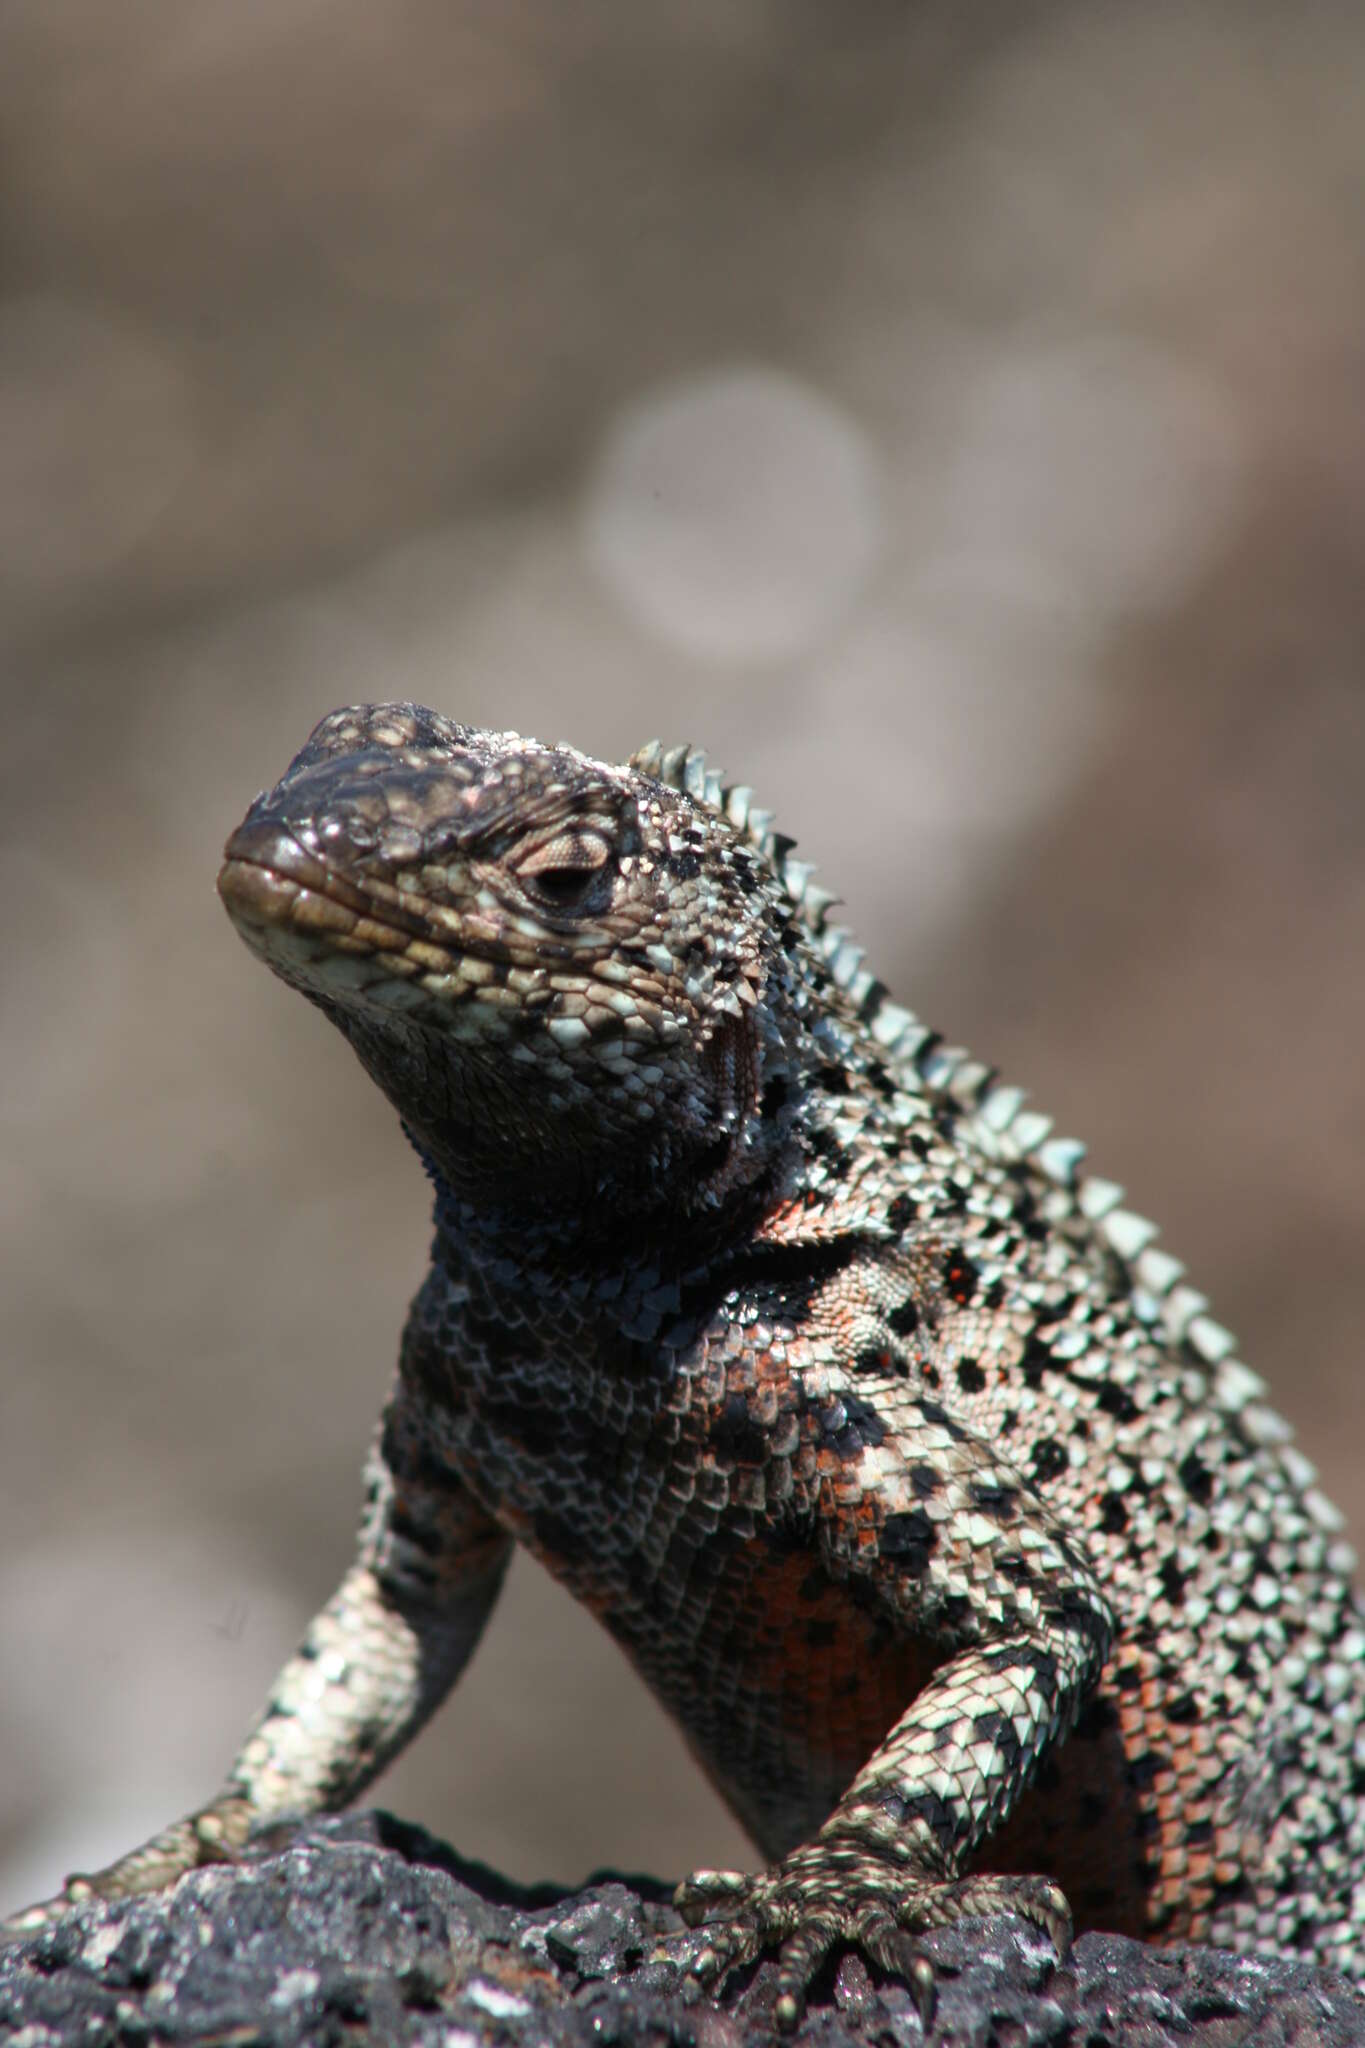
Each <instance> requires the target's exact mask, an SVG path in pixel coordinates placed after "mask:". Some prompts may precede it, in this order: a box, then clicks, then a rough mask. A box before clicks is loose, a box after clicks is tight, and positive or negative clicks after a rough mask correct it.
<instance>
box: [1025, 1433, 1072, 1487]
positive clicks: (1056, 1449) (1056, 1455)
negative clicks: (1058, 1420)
mask: <svg viewBox="0 0 1365 2048" xmlns="http://www.w3.org/2000/svg"><path fill="white" fill-rule="evenodd" d="M1070 1463H1071V1460H1070V1459H1069V1458H1068V1457H1067V1454H1066V1452H1065V1451H1064V1450H1063V1449H1062V1447H1061V1445H1060V1444H1059V1443H1058V1442H1057V1440H1056V1438H1055V1437H1050V1436H1045V1437H1044V1438H1043V1439H1042V1440H1041V1442H1039V1443H1037V1444H1035V1445H1034V1447H1033V1476H1034V1478H1035V1479H1036V1480H1037V1481H1038V1483H1039V1485H1040V1486H1045V1485H1046V1484H1047V1482H1048V1480H1049V1479H1055V1478H1056V1477H1057V1475H1058V1473H1060V1472H1065V1471H1066V1469H1067V1467H1068V1465H1069V1464H1070Z"/></svg>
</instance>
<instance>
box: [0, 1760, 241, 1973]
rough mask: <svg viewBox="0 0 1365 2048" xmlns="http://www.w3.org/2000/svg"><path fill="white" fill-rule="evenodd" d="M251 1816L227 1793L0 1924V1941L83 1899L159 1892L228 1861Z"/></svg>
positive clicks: (48, 1922)
mask: <svg viewBox="0 0 1365 2048" xmlns="http://www.w3.org/2000/svg"><path fill="white" fill-rule="evenodd" d="M254 1818H255V1815H254V1812H253V1809H252V1806H251V1803H250V1801H249V1800H246V1799H241V1798H238V1797H237V1796H236V1795H235V1794H232V1793H225V1794H224V1795H223V1797H222V1798H221V1799H215V1800H214V1801H213V1804H212V1805H211V1806H205V1807H202V1808H201V1809H200V1811H199V1812H198V1813H192V1814H190V1815H189V1816H188V1817H187V1818H186V1819H185V1820H178V1821H175V1822H174V1823H173V1824H172V1825H171V1826H170V1827H168V1828H163V1829H162V1831H161V1833H160V1834H159V1835H153V1836H152V1838H151V1840H150V1841H148V1842H144V1843H143V1844H142V1845H141V1847H140V1848H137V1849H131V1850H130V1851H129V1852H128V1854H127V1855H126V1856H120V1857H119V1859H118V1861H117V1862H116V1863H110V1864H107V1865H106V1867H105V1868H104V1869H103V1870H95V1871H91V1872H88V1873H87V1872H85V1871H75V1872H73V1873H72V1875H71V1876H70V1877H68V1879H67V1880H66V1883H65V1884H64V1885H63V1886H62V1888H61V1890H60V1891H59V1892H58V1893H57V1894H56V1896H55V1897H54V1898H51V1899H43V1900H41V1901H40V1902H39V1903H38V1904H37V1905H35V1906H25V1907H23V1908H21V1910H20V1911H19V1912H17V1913H15V1914H14V1915H13V1916H12V1917H11V1918H10V1919H8V1920H4V1921H0V1937H3V1938H5V1939H7V1940H14V1939H17V1938H20V1937H22V1936H24V1935H28V1934H37V1933H39V1932H41V1930H42V1929H43V1928H44V1927H50V1926H52V1925H53V1924H54V1923H55V1922H56V1921H58V1920H61V1919H63V1918H64V1917H65V1916H66V1914H68V1913H69V1912H70V1911H71V1910H72V1908H73V1907H75V1906H81V1905H84V1904H85V1902H86V1900H87V1899H131V1898H134V1897H136V1896H137V1895H138V1894H139V1893H142V1892H159V1891H163V1890H164V1889H165V1888H166V1887H167V1886H168V1885H172V1884H174V1883H175V1880H176V1879H177V1878H178V1877H183V1876H184V1874H185V1872H186V1871H187V1870H197V1869H199V1868H200V1866H201V1865H202V1864H205V1863H230V1862H231V1861H232V1859H233V1858H234V1857H235V1856H236V1855H237V1854H238V1852H239V1851H240V1850H241V1849H242V1848H243V1846H244V1845H245V1843H246V1839H247V1836H248V1835H249V1833H250V1832H251V1826H252V1822H253V1820H254Z"/></svg>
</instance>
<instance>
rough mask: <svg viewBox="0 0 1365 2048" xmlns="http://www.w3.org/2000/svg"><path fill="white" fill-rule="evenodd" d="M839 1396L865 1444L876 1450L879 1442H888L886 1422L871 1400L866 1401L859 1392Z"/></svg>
mask: <svg viewBox="0 0 1365 2048" xmlns="http://www.w3.org/2000/svg"><path fill="white" fill-rule="evenodd" d="M839 1398H840V1400H841V1402H842V1403H843V1409H844V1413H845V1415H847V1417H848V1419H849V1421H850V1422H851V1423H852V1425H853V1427H854V1428H855V1429H856V1430H857V1432H858V1434H859V1436H860V1437H861V1438H862V1440H863V1442H864V1443H865V1444H870V1445H871V1446H872V1448H873V1450H875V1449H876V1448H877V1446H878V1444H883V1443H885V1442H886V1424H885V1423H884V1422H883V1421H882V1418H881V1416H880V1415H879V1414H878V1413H877V1411H876V1409H875V1408H874V1407H873V1406H872V1404H871V1402H870V1401H864V1400H863V1399H862V1398H861V1396H859V1395H858V1394H841V1395H840V1397H839Z"/></svg>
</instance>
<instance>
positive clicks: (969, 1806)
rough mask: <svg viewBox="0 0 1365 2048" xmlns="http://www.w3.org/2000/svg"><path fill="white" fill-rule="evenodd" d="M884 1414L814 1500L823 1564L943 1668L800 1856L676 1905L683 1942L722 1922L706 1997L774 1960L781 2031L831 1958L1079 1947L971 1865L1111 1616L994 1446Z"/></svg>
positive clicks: (1104, 1649) (1033, 1884) (1076, 1691)
mask: <svg viewBox="0 0 1365 2048" xmlns="http://www.w3.org/2000/svg"><path fill="white" fill-rule="evenodd" d="M886 1405H887V1410H888V1411H889V1412H894V1414H895V1423H896V1436H895V1441H894V1446H893V1444H892V1442H890V1441H888V1442H887V1443H886V1444H885V1445H883V1446H881V1447H879V1448H878V1449H876V1450H865V1451H864V1452H863V1454H862V1457H861V1458H860V1460H859V1461H858V1463H857V1465H856V1466H854V1467H853V1468H851V1469H850V1468H843V1469H841V1470H840V1471H839V1472H837V1473H835V1474H833V1475H827V1476H825V1477H824V1478H823V1479H822V1480H821V1482H820V1487H819V1491H818V1495H817V1503H816V1513H817V1521H818V1528H819V1537H820V1549H821V1552H822V1561H823V1562H824V1564H825V1566H826V1569H827V1570H828V1571H829V1572H830V1573H831V1575H832V1576H835V1577H836V1578H841V1579H842V1580H843V1581H844V1582H845V1583H848V1584H850V1586H852V1584H853V1583H854V1582H860V1584H861V1593H860V1597H861V1598H864V1599H869V1598H870V1599H871V1600H872V1601H873V1602H874V1603H875V1605H876V1607H877V1608H878V1609H879V1610H880V1611H881V1612H882V1613H883V1614H884V1616H885V1617H886V1619H887V1620H888V1621H889V1622H890V1624H891V1625H892V1626H893V1627H894V1628H896V1629H898V1630H902V1631H906V1632H909V1633H911V1634H913V1635H914V1636H916V1637H918V1638H919V1639H921V1640H923V1639H925V1638H928V1639H930V1640H932V1641H933V1642H935V1643H936V1644H939V1645H941V1646H942V1648H943V1651H944V1657H945V1661H944V1662H943V1663H942V1664H941V1665H940V1667H939V1669H938V1670H937V1671H936V1672H935V1673H934V1675H933V1677H932V1679H931V1680H930V1681H929V1683H928V1684H927V1685H926V1686H925V1687H924V1689H923V1690H922V1691H921V1692H920V1694H919V1695H918V1697H917V1698H916V1699H915V1700H914V1701H913V1702H912V1703H911V1704H910V1705H909V1706H908V1708H907V1710H906V1712H905V1713H904V1714H903V1715H902V1716H901V1717H900V1719H899V1720H898V1721H897V1722H896V1723H895V1725H894V1727H893V1728H892V1729H891V1730H890V1732H889V1733H888V1735H887V1737H886V1739H885V1741H884V1742H883V1743H882V1744H881V1746H880V1747H879V1748H878V1749H877V1750H876V1751H875V1752H874V1754H873V1755H872V1756H871V1757H870V1758H869V1760H868V1761H867V1763H866V1764H865V1765H864V1766H863V1768H862V1769H861V1770H860V1771H859V1772H858V1774H857V1776H856V1777H855V1778H854V1780H853V1782H852V1784H851V1785H850V1786H849V1788H848V1790H847V1792H846V1793H845V1795H844V1797H843V1798H842V1799H841V1800H840V1802H839V1804H838V1806H837V1807H836V1808H835V1810H834V1811H833V1813H832V1814H831V1815H830V1816H829V1818H828V1820H827V1821H826V1822H825V1823H824V1825H823V1826H822V1827H821V1828H820V1829H819V1830H818V1832H817V1833H816V1834H815V1835H814V1836H813V1837H812V1838H811V1839H810V1840H809V1841H807V1842H804V1843H802V1844H801V1845H800V1846H799V1847H797V1848H796V1849H794V1850H793V1851H792V1852H791V1853H790V1854H789V1855H787V1856H785V1857H784V1858H783V1859H782V1860H781V1861H780V1862H778V1863H777V1864H775V1865H774V1866H773V1867H772V1868H770V1869H768V1870H766V1871H763V1872H760V1873H759V1874H758V1875H757V1876H753V1877H749V1876H745V1875H743V1874H741V1873H737V1872H733V1871H700V1872H698V1873H696V1875H695V1876H693V1877H692V1878H691V1879H689V1880H688V1881H687V1882H686V1883H684V1884H683V1885H681V1886H680V1887H679V1889H678V1893H677V1905H678V1909H679V1911H680V1912H681V1913H682V1915H683V1917H684V1919H686V1920H687V1921H688V1922H689V1924H690V1925H693V1926H696V1925H699V1924H700V1923H701V1922H702V1921H703V1920H708V1919H709V1920H710V1921H711V1922H712V1923H713V1924H712V1925H710V1926H709V1927H708V1930H707V1931H708V1935H709V1940H708V1944H707V1947H706V1948H705V1949H704V1950H703V1951H702V1953H701V1955H700V1956H699V1957H698V1958H697V1959H696V1961H695V1963H694V1964H693V1969H694V1972H695V1975H696V1976H697V1978H698V1979H699V1981H700V1982H701V1983H703V1984H704V1985H706V1986H707V1987H708V1988H711V1989H715V1988H717V1987H718V1986H719V1984H720V1983H721V1982H722V1980H723V1979H724V1977H725V1976H726V1975H727V1973H728V1972H729V1971H731V1970H733V1969H734V1968H736V1967H737V1966H738V1965H739V1964H741V1963H745V1962H748V1961H750V1960H752V1958H754V1957H755V1956H756V1955H758V1954H759V1953H760V1952H761V1951H762V1950H763V1949H765V1948H769V1947H774V1946H777V1947H780V1949H781V1962H780V1970H779V1977H778V1989H777V2007H776V2012H777V2018H778V2020H779V2022H780V2023H781V2024H783V2025H784V2026H791V2025H794V2024H795V2022H796V2021H797V2019H798V2018H799V2017H800V2014H801V2011H802V2009H803V2003H804V1994H805V1988H806V1986H807V1984H808V1983H809V1981H810V1978H811V1976H812V1975H813V1974H814V1972H815V1971H816V1970H817V1969H818V1967H819V1965H820V1963H821V1961H822V1960H823V1958H824V1956H825V1955H826V1954H827V1953H828V1952H829V1950H830V1949H831V1948H833V1947H835V1946H836V1945H838V1944H842V1943H848V1944H851V1945H853V1946H856V1947H858V1948H860V1949H862V1950H863V1951H864V1953H865V1954H867V1955H868V1956H869V1957H870V1958H871V1959H872V1960H873V1961H874V1962H875V1963H876V1964H878V1965H879V1966H880V1967H881V1968H883V1969H886V1970H888V1971H890V1972H892V1973H893V1974H898V1975H909V1976H911V1978H912V1980H913V1979H914V1978H915V1977H916V1976H917V1975H918V1972H917V1970H916V1959H915V1955H914V1950H913V1947H912V1945H911V1943H910V1942H909V1941H908V1939H907V1936H909V1935H912V1934H914V1933H917V1932H922V1931H924V1930H925V1929H927V1928H931V1927H936V1926H941V1925H943V1924H945V1923H946V1922H949V1921H952V1920H956V1919H960V1918H963V1917H966V1916H969V1915H978V1914H988V1913H999V1912H1014V1913H1022V1914H1023V1915H1025V1916H1026V1917H1027V1918H1029V1919H1031V1920H1033V1921H1034V1922H1035V1923H1036V1924H1037V1925H1039V1926H1041V1927H1042V1928H1043V1929H1045V1931H1046V1932H1047V1933H1048V1934H1049V1935H1050V1936H1051V1937H1052V1938H1053V1940H1054V1941H1055V1943H1056V1944H1057V1946H1058V1948H1059V1949H1061V1950H1064V1949H1065V1947H1066V1945H1067V1943H1068V1941H1069V1938H1070V1911H1069V1908H1068V1906H1067V1903H1066V1899H1065V1897H1064V1896H1063V1894H1062V1892H1061V1891H1060V1890H1059V1888H1058V1887H1057V1886H1056V1885H1055V1884H1053V1883H1052V1882H1050V1880H1048V1879H1047V1878H1046V1877H999V1876H994V1877H993V1876H990V1875H988V1874H972V1873H970V1872H967V1871H966V1870H965V1865H966V1863H967V1860H968V1858H969V1857H970V1856H971V1854H972V1852H973V1851H974V1850H975V1849H977V1848H978V1847H979V1846H980V1845H981V1844H982V1843H983V1842H984V1841H985V1839H986V1838H987V1837H988V1836H989V1835H990V1833H991V1831H992V1830H993V1829H994V1828H995V1827H996V1826H997V1825H998V1824H999V1823H1000V1822H1001V1821H1002V1820H1003V1819H1004V1818H1005V1816H1006V1815H1007V1814H1008V1813H1009V1812H1010V1810H1011V1808H1012V1807H1013V1806H1014V1804H1015V1802H1016V1801H1017V1800H1018V1798H1019V1796H1020V1794H1021V1793H1022V1792H1023V1790H1024V1788H1025V1787H1026V1785H1027V1784H1028V1783H1029V1780H1030V1779H1031V1777H1032V1776H1033V1773H1034V1771H1035V1770H1036V1768H1037V1766H1038V1764H1039V1762H1040V1761H1041V1759H1042V1758H1043V1756H1044V1755H1045V1754H1046V1753H1047V1751H1048V1749H1049V1748H1050V1747H1051V1746H1052V1744H1053V1743H1055V1742H1057V1741H1058V1740H1059V1739H1060V1738H1061V1737H1062V1736H1064V1735H1065V1734H1066V1733H1067V1731H1068V1730H1069V1729H1070V1727H1071V1726H1072V1724H1073V1723H1074V1721H1075V1718H1076V1715H1077V1713H1078V1711H1079V1709H1080V1706H1081V1704H1082V1702H1083V1700H1084V1699H1085V1696H1086V1694H1087V1692H1088V1691H1089V1689H1090V1687H1091V1686H1092V1685H1093V1683H1094V1681H1095V1680H1096V1678H1097V1677H1098V1675H1099V1673H1100V1670H1101V1669H1102V1667H1103V1665H1104V1661H1105V1658H1106V1656H1107V1655H1108V1651H1109V1646H1110V1643H1111V1641H1112V1638H1113V1633H1114V1618H1113V1615H1112V1612H1111V1610H1110V1607H1109V1605H1108V1603H1107V1601H1106V1600H1105V1598H1104V1596H1103V1594H1102V1593H1101V1591H1100V1588H1099V1586H1098V1584H1097V1583H1096V1581H1095V1579H1094V1577H1093V1576H1092V1574H1091V1573H1090V1571H1089V1570H1088V1569H1087V1567H1086V1565H1085V1564H1084V1563H1083V1561H1082V1560H1081V1558H1080V1557H1079V1556H1078V1554H1077V1552H1076V1550H1075V1548H1074V1547H1073V1546H1072V1544H1071V1543H1070V1542H1069V1541H1068V1539H1067V1538H1066V1536H1065V1535H1064V1534H1063V1532H1062V1530H1061V1528H1060V1526H1059V1524H1058V1522H1057V1520H1056V1518H1055V1517H1054V1516H1053V1515H1052V1514H1050V1513H1049V1511H1048V1510H1047V1508H1046V1507H1045V1506H1044V1504H1043V1502H1042V1501H1041V1499H1040V1498H1039V1496H1038V1495H1037V1493H1036V1492H1035V1491H1034V1490H1033V1489H1032V1488H1031V1487H1030V1486H1029V1484H1028V1482H1027V1481H1026V1480H1025V1479H1024V1478H1023V1477H1022V1476H1021V1475H1020V1474H1019V1473H1018V1472H1017V1471H1015V1470H1014V1468H1012V1467H1010V1466H1008V1465H1007V1464H1005V1463H1004V1461H1003V1460H1001V1459H1000V1458H999V1457H998V1456H997V1455H996V1454H995V1452H994V1451H993V1450H992V1449H991V1447H990V1446H989V1445H987V1444H984V1443H982V1442H980V1441H979V1440H977V1439H975V1438H973V1437H971V1436H970V1435H969V1434H968V1433H967V1432H966V1431H965V1430H964V1429H962V1428H961V1427H960V1425H958V1424H957V1423H956V1422H955V1421H953V1420H952V1418H951V1417H949V1416H948V1415H947V1414H946V1413H945V1411H944V1410H943V1409H942V1408H940V1407H939V1406H938V1405H937V1404H936V1403H934V1402H932V1401H928V1400H923V1399H910V1398H908V1397H907V1396H906V1394H905V1393H904V1391H903V1390H892V1389H890V1388H888V1389H887V1402H886ZM921 1967H922V1966H921Z"/></svg>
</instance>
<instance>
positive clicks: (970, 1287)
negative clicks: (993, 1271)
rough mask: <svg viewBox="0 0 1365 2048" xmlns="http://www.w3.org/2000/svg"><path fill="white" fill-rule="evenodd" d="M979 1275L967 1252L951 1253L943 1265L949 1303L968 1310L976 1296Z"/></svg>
mask: <svg viewBox="0 0 1365 2048" xmlns="http://www.w3.org/2000/svg"><path fill="white" fill-rule="evenodd" d="M978 1278H979V1275H978V1273H977V1270H976V1267H975V1265H974V1264H973V1263H972V1261H971V1260H970V1259H969V1258H968V1257H967V1254H966V1253H965V1252H949V1254H948V1256H947V1258H946V1259H945V1260H944V1264H943V1286H944V1291H945V1293H946V1294H947V1296H948V1299H949V1301H954V1302H956V1303H957V1306H958V1307H959V1308H966V1306H967V1304H968V1302H969V1301H971V1300H972V1299H973V1298H974V1297H975V1294H976V1287H977V1280H978Z"/></svg>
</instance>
